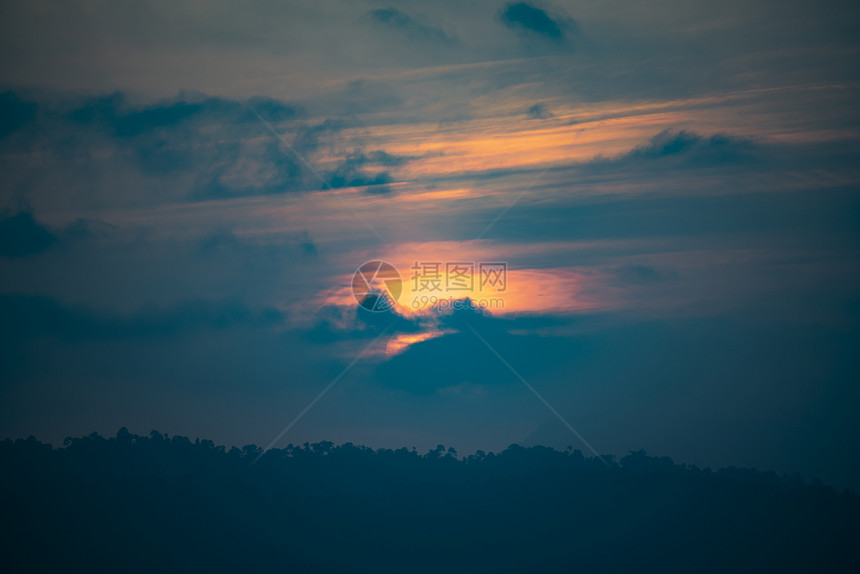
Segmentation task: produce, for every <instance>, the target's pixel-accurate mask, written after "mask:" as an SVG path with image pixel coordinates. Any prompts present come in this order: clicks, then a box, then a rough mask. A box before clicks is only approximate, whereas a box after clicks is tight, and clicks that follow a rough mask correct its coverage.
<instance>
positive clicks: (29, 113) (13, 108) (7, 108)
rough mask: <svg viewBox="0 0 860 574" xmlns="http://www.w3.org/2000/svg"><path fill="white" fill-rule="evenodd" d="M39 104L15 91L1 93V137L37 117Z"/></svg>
mask: <svg viewBox="0 0 860 574" xmlns="http://www.w3.org/2000/svg"><path fill="white" fill-rule="evenodd" d="M36 110H37V106H36V103H35V102H30V101H27V100H24V99H23V98H21V97H20V96H19V95H18V94H16V93H14V92H4V93H2V94H0V138H3V137H6V136H8V135H9V134H11V133H12V132H14V131H17V130H18V129H20V128H22V127H23V126H25V125H27V124H28V123H30V122H31V121H33V120H34V119H35V117H36Z"/></svg>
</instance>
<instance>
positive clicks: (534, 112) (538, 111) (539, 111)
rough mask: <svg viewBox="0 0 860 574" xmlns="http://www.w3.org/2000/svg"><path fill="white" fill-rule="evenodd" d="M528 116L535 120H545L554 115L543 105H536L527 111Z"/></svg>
mask: <svg viewBox="0 0 860 574" xmlns="http://www.w3.org/2000/svg"><path fill="white" fill-rule="evenodd" d="M526 115H527V116H528V117H529V118H531V119H533V120H545V119H548V118H551V117H553V115H552V113H550V111H549V110H548V109H547V107H546V106H545V105H543V104H535V105H533V106H531V107H530V108H529V109H528V110H526Z"/></svg>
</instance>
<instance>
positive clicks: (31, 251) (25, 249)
mask: <svg viewBox="0 0 860 574" xmlns="http://www.w3.org/2000/svg"><path fill="white" fill-rule="evenodd" d="M57 241H58V238H57V236H56V235H54V234H53V233H51V232H50V231H49V230H48V229H47V228H46V227H44V226H42V225H41V224H39V223H38V222H37V221H36V220H35V219H34V218H33V214H31V213H29V212H26V211H22V212H20V213H18V214H17V215H13V216H11V217H6V218H4V219H0V257H8V258H10V259H11V258H17V257H29V256H32V255H37V254H39V253H42V252H43V251H45V250H47V249H49V248H50V247H51V246H53V245H54V244H55V243H57Z"/></svg>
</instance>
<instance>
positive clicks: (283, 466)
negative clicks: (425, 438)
mask: <svg viewBox="0 0 860 574" xmlns="http://www.w3.org/2000/svg"><path fill="white" fill-rule="evenodd" d="M0 467H2V469H3V470H2V473H0V488H2V497H3V500H2V504H3V512H2V516H3V520H2V523H3V532H2V541H3V542H2V564H0V567H1V568H2V570H3V571H4V572H41V571H51V572H59V571H86V572H152V571H176V572H180V571H182V572H186V571H189V572H198V571H199V572H204V571H206V572H227V571H231V572H232V571H248V572H252V571H263V572H269V571H272V572H274V571H277V572H320V573H334V572H663V573H664V572H768V571H774V572H856V571H857V569H858V567H860V496H858V495H857V494H856V493H854V492H851V491H847V490H845V491H837V490H835V489H833V488H830V487H828V486H825V485H823V484H821V483H820V482H819V481H813V482H812V483H804V481H802V480H801V479H800V478H799V477H798V476H796V475H795V476H791V477H787V476H779V475H777V474H775V473H773V472H759V471H756V470H750V469H739V468H726V469H721V470H716V471H712V470H710V469H700V468H697V467H695V466H687V465H682V464H676V463H674V462H673V461H672V460H671V459H669V458H665V457H651V456H648V455H647V454H646V453H645V452H644V451H639V452H631V453H629V454H628V455H626V456H624V457H622V458H620V459H619V460H616V459H615V458H614V457H612V456H604V457H603V460H601V459H598V458H596V457H586V456H584V455H583V454H582V453H581V452H580V451H578V450H573V449H570V448H568V450H567V451H558V450H554V449H550V448H546V447H532V448H523V447H520V446H516V445H512V446H510V447H509V448H507V449H505V450H504V451H502V452H500V453H497V454H494V453H484V452H481V451H478V452H477V453H475V454H472V455H469V456H466V457H460V456H458V455H457V453H456V452H455V451H454V449H445V448H444V447H443V446H441V445H440V446H438V447H437V448H435V449H433V450H431V451H430V452H428V453H425V454H420V453H418V452H416V451H415V450H414V449H411V450H410V449H406V448H401V449H398V450H387V449H378V450H374V449H371V448H368V447H363V446H356V445H353V444H349V443H347V444H344V445H340V446H336V445H334V444H333V443H331V442H320V443H316V444H304V445H302V446H294V445H290V446H288V447H286V448H283V449H272V450H270V451H267V452H265V453H263V451H262V449H260V448H259V447H257V446H254V445H249V446H246V447H244V448H241V449H239V448H235V447H234V448H230V449H227V448H225V447H223V446H216V445H215V444H214V443H213V442H212V441H208V440H200V439H197V440H194V441H192V440H190V439H188V438H186V437H182V436H172V437H170V436H167V435H164V434H161V433H159V432H156V431H152V432H151V433H150V435H149V436H138V435H135V434H131V433H129V432H128V430H126V429H125V428H123V429H120V431H119V432H118V433H117V435H116V436H115V437H113V438H104V437H101V436H99V435H97V434H95V433H94V434H91V435H89V436H86V437H82V438H70V439H66V441H65V443H64V445H63V447H61V448H54V447H52V446H51V445H49V444H44V443H41V442H39V441H38V440H36V439H35V438H32V437H31V438H30V439H27V440H21V439H19V440H15V441H13V440H9V439H6V440H5V441H3V442H0Z"/></svg>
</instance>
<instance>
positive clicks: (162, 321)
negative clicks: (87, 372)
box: [0, 295, 284, 342]
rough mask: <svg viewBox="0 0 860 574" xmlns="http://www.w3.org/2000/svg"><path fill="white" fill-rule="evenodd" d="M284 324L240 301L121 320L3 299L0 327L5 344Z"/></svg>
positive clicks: (36, 300)
mask: <svg viewBox="0 0 860 574" xmlns="http://www.w3.org/2000/svg"><path fill="white" fill-rule="evenodd" d="M283 320H284V317H283V315H282V314H281V313H280V312H279V311H277V310H275V309H271V308H266V309H262V310H259V311H255V310H252V309H250V308H248V306H246V305H245V304H244V303H242V302H241V301H238V300H225V301H216V302H211V301H204V300H189V301H184V302H181V303H178V304H175V305H173V306H170V307H165V308H152V307H150V308H144V309H141V310H139V311H137V312H135V313H132V314H128V315H122V314H117V313H109V312H97V311H93V310H91V309H88V308H85V307H80V306H78V307H74V306H67V305H64V304H61V303H59V302H58V301H57V300H55V299H52V298H50V297H42V296H38V295H0V325H2V338H3V340H5V341H6V342H10V341H14V340H17V339H22V338H33V337H45V336H51V337H59V338H61V339H63V340H65V341H69V342H76V341H85V340H116V339H141V338H143V339H148V338H163V337H170V336H174V335H178V334H181V333H186V332H193V331H198V330H213V329H215V330H220V329H227V328H233V327H238V326H250V327H275V326H278V325H281V324H282V323H283Z"/></svg>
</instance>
